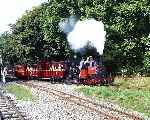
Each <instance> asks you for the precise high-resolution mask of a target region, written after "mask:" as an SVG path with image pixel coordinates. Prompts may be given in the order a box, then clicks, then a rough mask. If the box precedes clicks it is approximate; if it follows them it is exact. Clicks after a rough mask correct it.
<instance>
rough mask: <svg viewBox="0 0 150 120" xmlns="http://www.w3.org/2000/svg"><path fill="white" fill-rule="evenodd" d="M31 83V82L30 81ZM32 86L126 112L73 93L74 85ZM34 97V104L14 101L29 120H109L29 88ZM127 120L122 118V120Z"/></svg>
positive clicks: (44, 84) (43, 83) (39, 83)
mask: <svg viewBox="0 0 150 120" xmlns="http://www.w3.org/2000/svg"><path fill="white" fill-rule="evenodd" d="M30 82H32V81H30ZM34 84H38V85H41V86H46V87H49V88H53V89H56V90H61V91H64V92H67V93H69V94H72V95H76V96H80V97H82V98H86V99H89V100H92V101H93V102H97V103H98V104H102V105H107V106H108V107H113V108H116V109H118V110H122V111H126V109H124V108H121V107H120V106H118V105H114V104H112V103H108V102H103V101H97V100H96V99H94V98H90V97H86V96H84V95H83V94H81V93H78V92H75V91H74V88H75V87H76V85H67V84H52V83H49V82H39V81H34ZM31 91H32V93H33V95H34V96H37V100H36V101H35V102H32V101H16V102H17V106H18V107H19V109H20V110H21V111H23V112H25V113H26V116H27V118H28V119H29V120H111V119H110V118H108V117H105V116H103V115H100V114H98V113H96V112H93V111H91V110H89V109H86V108H84V107H83V106H79V105H77V104H75V103H71V102H68V101H67V100H64V99H62V98H60V97H58V96H55V95H48V94H47V93H46V92H44V91H39V90H37V89H35V88H31ZM130 112H131V113H134V114H137V115H138V116H143V115H142V114H139V113H138V112H134V111H130ZM123 119H124V120H129V119H126V118H125V117H124V118H123V117H122V120H123ZM146 119H147V120H148V118H145V120H146Z"/></svg>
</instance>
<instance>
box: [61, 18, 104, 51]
mask: <svg viewBox="0 0 150 120" xmlns="http://www.w3.org/2000/svg"><path fill="white" fill-rule="evenodd" d="M71 22H72V23H73V24H72V25H71ZM62 23H63V24H62ZM62 23H61V24H59V25H60V28H63V29H62V30H63V31H64V32H65V33H67V39H68V42H69V43H70V45H71V46H72V48H73V49H74V50H79V49H81V48H83V47H84V46H85V45H86V44H87V43H88V42H90V43H91V44H92V45H93V46H94V47H95V48H96V49H97V52H99V54H103V49H104V43H105V35H106V32H105V31H104V25H103V23H102V22H101V21H100V22H99V21H96V20H94V19H87V20H84V21H77V20H74V18H72V19H70V18H69V20H68V21H65V22H62ZM62 26H63V27H62Z"/></svg>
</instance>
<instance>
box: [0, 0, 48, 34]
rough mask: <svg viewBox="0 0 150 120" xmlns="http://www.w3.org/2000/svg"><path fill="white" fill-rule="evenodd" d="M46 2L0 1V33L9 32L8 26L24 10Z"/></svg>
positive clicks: (41, 0) (40, 0) (30, 0)
mask: <svg viewBox="0 0 150 120" xmlns="http://www.w3.org/2000/svg"><path fill="white" fill-rule="evenodd" d="M46 1H48V0H1V1H0V33H3V32H4V31H7V30H9V26H8V24H10V23H15V22H16V20H17V19H18V18H19V17H21V16H22V15H23V14H24V13H25V11H26V10H30V9H31V8H32V7H33V6H37V5H39V4H41V3H43V2H46Z"/></svg>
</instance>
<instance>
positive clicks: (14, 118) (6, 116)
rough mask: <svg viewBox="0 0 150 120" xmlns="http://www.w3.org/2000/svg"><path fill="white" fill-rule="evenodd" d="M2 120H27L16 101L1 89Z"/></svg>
mask: <svg viewBox="0 0 150 120" xmlns="http://www.w3.org/2000/svg"><path fill="white" fill-rule="evenodd" d="M0 120H26V119H25V116H24V115H23V113H21V112H20V111H19V110H18V108H17V107H16V106H15V104H14V102H13V101H12V100H11V99H10V98H9V97H7V96H5V95H4V93H3V92H2V90H1V89H0Z"/></svg>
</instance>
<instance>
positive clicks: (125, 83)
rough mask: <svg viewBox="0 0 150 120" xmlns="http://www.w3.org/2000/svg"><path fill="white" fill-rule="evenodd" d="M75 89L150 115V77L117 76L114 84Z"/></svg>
mask: <svg viewBox="0 0 150 120" xmlns="http://www.w3.org/2000/svg"><path fill="white" fill-rule="evenodd" d="M75 89H76V90H77V91H80V92H83V93H84V94H85V95H87V96H95V97H96V98H97V99H99V100H105V101H111V102H114V103H117V104H119V105H121V106H123V107H126V108H131V109H133V110H136V111H138V112H141V113H144V114H145V115H147V116H148V117H150V78H146V77H145V78H132V79H131V78H116V79H115V82H114V86H78V87H76V88H75Z"/></svg>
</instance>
